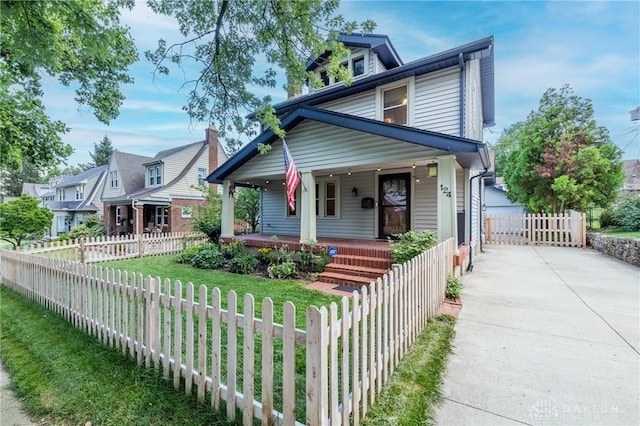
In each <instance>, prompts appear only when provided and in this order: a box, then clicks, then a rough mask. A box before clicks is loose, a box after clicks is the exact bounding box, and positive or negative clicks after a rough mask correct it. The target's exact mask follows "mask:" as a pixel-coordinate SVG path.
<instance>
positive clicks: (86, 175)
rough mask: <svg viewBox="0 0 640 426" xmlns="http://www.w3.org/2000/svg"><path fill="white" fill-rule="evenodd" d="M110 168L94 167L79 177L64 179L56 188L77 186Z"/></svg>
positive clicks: (106, 166)
mask: <svg viewBox="0 0 640 426" xmlns="http://www.w3.org/2000/svg"><path fill="white" fill-rule="evenodd" d="M108 168H109V166H108V165H104V166H98V167H93V168H91V169H88V170H85V171H84V172H82V173H79V174H77V175H74V176H69V177H68V178H66V179H64V180H63V181H62V182H60V183H59V184H57V185H55V186H56V187H65V186H73V185H76V184H78V183H81V182H82V181H83V180H85V179H88V178H90V177H93V176H96V175H99V174H100V173H102V172H104V171H105V170H107V169H108Z"/></svg>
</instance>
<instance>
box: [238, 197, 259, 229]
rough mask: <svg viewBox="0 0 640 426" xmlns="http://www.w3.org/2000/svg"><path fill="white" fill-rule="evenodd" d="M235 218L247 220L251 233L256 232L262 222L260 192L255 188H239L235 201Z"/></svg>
mask: <svg viewBox="0 0 640 426" xmlns="http://www.w3.org/2000/svg"><path fill="white" fill-rule="evenodd" d="M235 218H236V219H241V220H246V221H247V223H248V224H249V226H251V232H256V228H257V227H258V223H259V221H260V191H258V190H257V189H254V188H239V189H238V190H237V195H236V199H235Z"/></svg>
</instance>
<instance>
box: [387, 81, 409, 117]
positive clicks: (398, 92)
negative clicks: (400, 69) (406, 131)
mask: <svg viewBox="0 0 640 426" xmlns="http://www.w3.org/2000/svg"><path fill="white" fill-rule="evenodd" d="M382 96H383V101H382V102H383V107H382V108H383V120H384V121H386V122H387V123H395V124H407V103H408V94H407V86H401V87H397V88H395V89H389V90H385V91H383V92H382Z"/></svg>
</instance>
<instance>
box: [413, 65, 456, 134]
mask: <svg viewBox="0 0 640 426" xmlns="http://www.w3.org/2000/svg"><path fill="white" fill-rule="evenodd" d="M414 127H417V128H419V129H424V130H432V131H435V132H440V133H446V134H449V135H454V136H459V135H460V71H459V70H458V68H455V67H453V68H449V69H446V70H443V71H439V72H436V73H431V74H426V75H423V76H420V77H418V78H416V87H415V103H414Z"/></svg>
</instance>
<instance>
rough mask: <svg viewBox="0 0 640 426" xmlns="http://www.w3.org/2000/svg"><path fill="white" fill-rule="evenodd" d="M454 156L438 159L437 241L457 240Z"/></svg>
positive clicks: (444, 156)
mask: <svg viewBox="0 0 640 426" xmlns="http://www.w3.org/2000/svg"><path fill="white" fill-rule="evenodd" d="M455 161H456V156H455V155H443V156H441V157H438V187H437V188H436V191H437V193H438V198H437V199H438V239H439V240H440V241H444V240H446V239H448V238H455V239H456V241H457V239H458V220H457V214H456V212H457V209H456V200H457V198H456V166H455Z"/></svg>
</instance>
